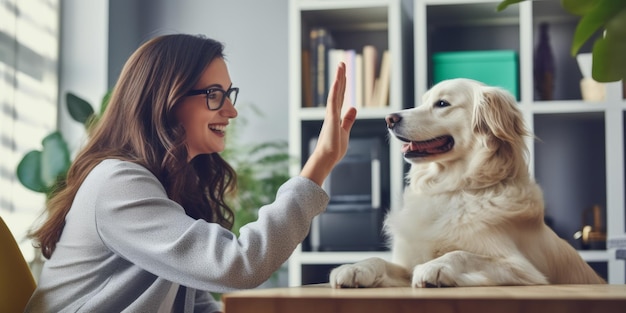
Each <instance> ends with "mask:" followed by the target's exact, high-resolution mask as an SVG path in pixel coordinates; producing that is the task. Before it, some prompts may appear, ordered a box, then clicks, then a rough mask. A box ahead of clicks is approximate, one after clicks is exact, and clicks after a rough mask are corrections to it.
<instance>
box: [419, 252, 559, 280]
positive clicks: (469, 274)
mask: <svg viewBox="0 0 626 313" xmlns="http://www.w3.org/2000/svg"><path fill="white" fill-rule="evenodd" d="M547 283H548V281H547V279H546V277H545V276H544V275H543V274H541V272H539V271H538V270H537V269H536V268H535V267H534V266H533V265H532V264H531V263H530V262H528V261H527V260H526V259H524V258H523V257H520V256H509V257H495V256H483V255H478V254H474V253H470V252H467V251H452V252H448V253H446V254H444V255H442V256H440V257H438V258H436V259H433V260H430V261H428V262H426V263H423V264H420V265H417V266H416V267H415V268H414V269H413V279H412V282H411V284H412V286H413V287H418V288H419V287H430V286H435V287H444V286H447V287H452V286H463V287H467V286H498V285H541V284H547Z"/></svg>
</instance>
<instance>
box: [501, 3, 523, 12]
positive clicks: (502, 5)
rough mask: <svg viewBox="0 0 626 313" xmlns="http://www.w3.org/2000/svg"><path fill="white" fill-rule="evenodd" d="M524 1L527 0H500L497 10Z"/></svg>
mask: <svg viewBox="0 0 626 313" xmlns="http://www.w3.org/2000/svg"><path fill="white" fill-rule="evenodd" d="M522 1H525V0H504V1H502V2H500V4H498V7H497V8H496V11H498V12H500V11H503V10H504V9H506V8H508V7H509V6H510V5H512V4H516V3H520V2H522Z"/></svg>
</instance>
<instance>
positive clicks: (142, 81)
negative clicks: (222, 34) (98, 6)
mask: <svg viewBox="0 0 626 313" xmlns="http://www.w3.org/2000/svg"><path fill="white" fill-rule="evenodd" d="M223 57H224V54H223V45H222V44H221V43H219V42H217V41H215V40H212V39H208V38H205V37H202V36H193V35H184V34H176V35H163V36H159V37H156V38H153V39H151V40H149V41H148V42H146V43H145V44H143V45H142V46H141V47H139V48H138V49H137V50H136V51H135V52H134V53H133V55H131V57H130V58H129V59H128V61H127V62H126V64H125V65H124V68H123V69H122V73H121V74H120V77H119V80H118V82H117V84H116V85H115V88H114V89H113V92H112V94H111V98H110V102H109V104H108V106H107V109H106V111H105V113H104V114H103V116H102V118H101V119H100V121H99V123H98V125H95V128H94V129H93V130H92V132H91V133H90V139H89V140H88V142H87V143H86V146H85V147H84V148H83V149H82V150H81V151H80V153H79V154H78V155H77V156H76V158H75V159H74V161H73V162H72V165H71V167H70V169H69V171H68V174H67V178H66V179H65V180H64V181H62V182H61V183H60V184H59V186H58V188H57V190H56V192H55V193H54V194H53V195H52V196H51V197H50V199H49V200H48V202H47V213H48V218H47V220H46V221H45V222H44V224H43V225H42V226H41V227H39V228H38V229H35V230H34V231H33V232H31V234H30V236H31V237H33V238H34V239H35V240H36V241H37V242H38V243H39V245H40V247H41V249H42V253H43V255H44V256H45V257H46V258H50V256H51V255H52V253H53V252H54V249H55V248H56V243H57V241H58V240H59V238H60V236H61V233H62V232H63V227H64V226H65V216H66V215H67V213H68V211H69V209H70V207H71V205H72V202H73V201H74V197H75V195H76V193H77V191H78V189H79V188H80V186H81V184H82V183H83V181H84V180H85V177H86V176H87V175H88V174H89V172H90V171H91V170H92V169H93V168H94V167H95V166H96V165H97V164H98V163H100V162H101V161H102V160H104V159H120V160H125V161H130V162H134V163H137V164H140V165H142V166H144V167H146V168H147V169H148V170H150V171H151V172H152V173H153V174H154V175H155V176H156V177H157V178H158V179H159V181H160V182H161V183H162V184H163V186H164V187H165V190H166V191H167V194H168V196H169V198H170V199H172V200H174V201H176V202H177V203H179V204H181V205H182V206H183V207H184V208H185V211H186V213H187V215H189V216H191V217H193V218H196V219H204V220H206V221H209V222H215V223H219V224H220V225H222V226H224V227H226V228H228V229H230V228H232V225H233V219H234V214H233V211H232V209H231V208H230V207H228V205H227V204H226V202H225V201H224V196H225V194H226V193H227V192H230V191H234V189H235V188H236V174H235V172H234V170H233V169H232V167H231V166H230V165H229V164H228V163H226V161H224V160H223V159H222V157H221V156H220V155H219V154H217V153H213V154H208V155H199V156H197V157H195V158H194V159H193V160H191V162H187V149H186V147H185V144H184V138H185V131H184V129H183V127H182V126H181V125H180V124H179V123H178V122H177V121H176V119H175V117H174V114H173V113H174V111H173V109H174V107H175V106H176V105H177V104H178V103H179V102H181V101H182V98H183V97H184V95H185V93H186V92H187V91H189V90H190V89H192V88H193V86H194V85H195V84H196V82H197V81H198V80H199V79H200V77H201V75H202V72H203V71H204V69H205V68H206V67H207V66H208V65H209V63H211V61H213V60H214V59H216V58H223Z"/></svg>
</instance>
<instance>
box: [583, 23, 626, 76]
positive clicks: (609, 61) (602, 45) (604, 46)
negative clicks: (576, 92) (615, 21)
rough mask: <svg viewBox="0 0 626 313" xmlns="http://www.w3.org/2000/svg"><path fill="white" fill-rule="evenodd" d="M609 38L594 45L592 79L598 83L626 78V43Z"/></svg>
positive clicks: (599, 40) (608, 36)
mask: <svg viewBox="0 0 626 313" xmlns="http://www.w3.org/2000/svg"><path fill="white" fill-rule="evenodd" d="M619 39H620V38H618V37H615V36H610V33H608V32H607V36H606V37H604V38H600V39H598V40H596V42H595V44H594V45H593V52H592V55H593V61H592V68H591V77H593V79H594V80H595V81H598V82H614V81H619V80H622V79H624V78H626V59H624V56H625V55H626V42H625V41H624V40H619Z"/></svg>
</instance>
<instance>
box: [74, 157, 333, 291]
mask: <svg viewBox="0 0 626 313" xmlns="http://www.w3.org/2000/svg"><path fill="white" fill-rule="evenodd" d="M105 162H106V161H105ZM111 163H112V164H111V166H106V167H102V168H100V169H99V170H98V171H97V173H92V174H95V175H91V174H90V175H89V177H88V178H87V179H86V180H85V182H84V186H83V187H86V188H88V189H89V190H91V192H92V193H93V194H94V196H95V197H96V198H95V212H96V217H95V218H96V227H97V231H98V233H99V235H100V238H101V240H102V241H103V242H104V244H105V245H106V246H107V247H109V249H111V250H112V251H113V252H114V253H116V254H118V255H120V256H122V257H123V258H125V259H127V260H128V261H130V262H132V263H134V264H136V265H137V266H139V267H141V268H143V269H145V270H147V271H149V272H151V273H153V274H154V275H157V276H160V277H163V278H165V279H167V280H170V281H172V282H176V283H179V284H181V285H185V286H189V287H192V288H196V289H199V290H211V291H214V292H226V291H231V290H234V289H242V288H253V287H256V286H258V285H260V284H261V283H263V282H264V281H266V280H267V279H268V278H269V277H270V276H271V274H272V273H273V272H275V271H276V270H277V269H278V268H279V267H280V265H281V264H282V263H284V262H285V261H286V260H287V259H288V258H289V256H290V255H291V253H292V252H293V250H294V249H295V247H296V246H297V245H298V244H299V243H300V242H302V240H304V238H305V237H306V234H307V233H308V231H309V227H310V224H311V220H312V219H313V217H314V216H316V215H317V214H320V213H321V212H322V211H323V210H324V208H325V207H326V205H327V203H328V196H327V195H326V193H325V192H324V191H323V190H322V189H321V188H320V187H319V186H318V185H317V184H315V183H314V182H312V181H310V180H308V179H306V178H304V177H294V178H291V179H290V180H288V181H287V182H286V183H285V184H284V185H283V186H281V187H280V189H279V190H278V192H277V194H276V200H275V201H274V202H273V203H271V204H268V205H266V206H263V207H261V208H260V210H259V218H258V220H257V221H255V222H253V223H249V224H247V225H246V226H244V227H242V228H241V229H240V236H239V237H236V236H235V235H234V234H233V233H232V232H231V231H229V230H227V229H225V228H223V227H221V226H220V225H218V224H215V223H207V222H206V221H204V220H195V219H193V218H191V217H189V216H187V215H186V213H185V211H184V209H183V208H182V207H181V206H180V205H179V204H177V203H176V202H174V201H172V200H170V199H169V198H168V197H167V194H166V192H165V190H164V188H163V186H162V185H161V184H160V182H159V181H158V180H157V179H156V177H155V176H154V175H152V174H151V173H150V172H149V171H148V170H147V169H145V168H143V167H141V166H139V165H136V164H134V163H130V162H122V161H113V162H111ZM97 169H98V167H96V169H94V171H96V170H97Z"/></svg>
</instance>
